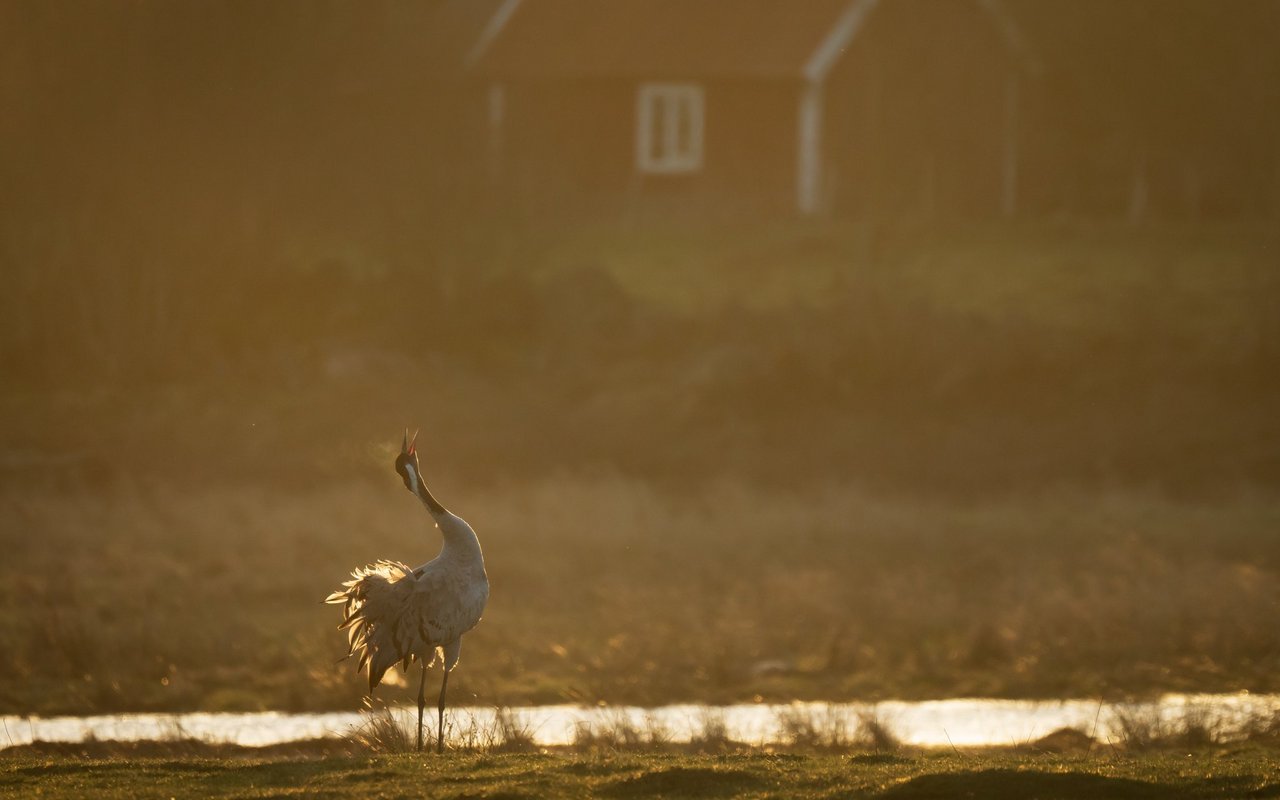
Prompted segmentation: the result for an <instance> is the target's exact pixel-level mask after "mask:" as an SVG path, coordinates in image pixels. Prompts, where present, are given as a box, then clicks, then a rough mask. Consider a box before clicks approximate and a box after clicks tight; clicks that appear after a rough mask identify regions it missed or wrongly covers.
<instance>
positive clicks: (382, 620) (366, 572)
mask: <svg viewBox="0 0 1280 800" xmlns="http://www.w3.org/2000/svg"><path fill="white" fill-rule="evenodd" d="M411 575H412V568H411V567H409V566H407V565H405V564H401V563H399V562H396V561H379V562H377V563H376V564H370V565H369V566H367V567H361V568H359V569H356V570H355V571H354V572H352V573H351V580H349V581H347V582H345V583H344V584H343V585H342V586H343V588H341V589H339V590H338V591H336V592H333V593H332V594H330V595H329V596H328V597H327V598H325V602H326V603H332V604H344V605H345V607H344V608H343V614H342V623H341V624H340V625H338V630H346V631H347V655H348V656H352V655H354V656H356V657H357V658H358V659H359V660H358V662H357V667H356V671H357V672H360V671H362V670H364V668H365V667H368V668H369V691H370V692H372V691H373V690H374V689H375V688H376V687H377V686H378V684H379V683H380V682H381V681H382V676H383V675H385V674H386V672H387V670H388V669H390V668H391V667H393V666H395V664H396V663H397V662H399V661H404V663H405V664H406V665H407V664H408V663H409V661H410V659H412V658H413V657H414V653H415V651H416V646H417V645H418V644H419V643H418V642H417V640H416V638H415V637H406V636H405V635H404V627H405V626H404V625H403V621H404V617H405V609H406V605H407V601H408V599H409V597H410V596H411V595H412V592H413V588H412V587H413V581H411V580H410V581H405V580H404V579H405V578H406V577H410V576H411Z"/></svg>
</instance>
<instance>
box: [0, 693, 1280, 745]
mask: <svg viewBox="0 0 1280 800" xmlns="http://www.w3.org/2000/svg"><path fill="white" fill-rule="evenodd" d="M1278 712H1280V695H1253V694H1230V695H1172V694H1171V695H1165V696H1164V697H1163V698H1161V699H1160V700H1158V701H1154V702H1149V703H1131V704H1123V705H1117V704H1109V703H1101V702H1099V701H1098V700H1062V701H1028V700H983V699H956V700H931V701H923V702H902V701H886V702H881V703H876V704H874V705H864V704H857V703H853V704H849V703H793V704H790V705H773V704H766V703H759V704H742V705H730V706H703V705H673V706H663V707H660V708H636V707H630V706H607V707H584V706H575V705H557V706H532V707H516V708H510V709H505V710H504V713H505V714H506V715H507V720H508V721H509V724H511V725H512V726H513V727H514V728H515V729H517V730H520V731H523V732H526V733H527V734H528V735H530V736H531V737H532V738H533V740H534V741H535V742H537V743H538V744H541V745H560V744H571V743H573V742H574V740H575V739H576V738H578V737H579V736H580V735H581V732H584V731H591V732H596V733H597V734H601V735H606V736H607V735H608V733H609V732H610V731H614V732H617V731H622V730H630V731H633V732H638V734H639V735H640V736H641V737H643V738H644V739H646V740H647V739H648V738H649V737H650V736H652V735H654V734H655V733H656V734H658V736H659V737H660V738H662V739H663V740H667V741H673V742H681V741H689V739H691V738H694V737H698V736H700V735H703V734H704V733H706V732H707V731H709V730H718V731H722V732H723V734H724V735H727V736H728V738H730V739H733V740H736V741H741V742H746V743H748V744H756V745H761V744H774V743H780V742H785V741H787V740H788V736H789V735H790V734H792V733H794V732H795V731H796V730H798V729H799V730H803V729H805V728H809V729H811V730H814V731H816V732H817V733H818V734H819V735H820V736H821V735H823V734H826V735H828V736H830V735H831V734H833V733H835V734H839V733H841V732H843V733H845V734H850V735H851V734H853V733H854V732H856V731H857V730H858V726H859V724H860V723H861V721H862V720H865V719H874V720H875V721H876V722H878V723H879V724H880V725H882V726H884V727H885V728H887V729H888V730H889V731H890V732H891V733H892V734H893V735H894V736H895V737H896V738H897V739H898V740H899V741H901V742H903V743H904V744H911V745H920V746H930V747H948V746H954V747H972V746H982V745H1017V744H1029V743H1031V742H1034V741H1036V740H1037V739H1039V738H1040V737H1042V736H1045V735H1046V734H1048V733H1051V732H1053V731H1055V730H1057V729H1059V728H1068V727H1070V728H1076V729H1078V730H1080V731H1083V732H1084V733H1086V734H1089V735H1092V736H1094V737H1095V738H1097V739H1098V740H1099V741H1102V742H1107V741H1112V740H1119V738H1120V725H1121V723H1122V719H1129V720H1139V721H1143V722H1144V723H1145V724H1147V725H1151V724H1159V723H1164V724H1167V725H1170V726H1177V725H1179V724H1181V723H1183V722H1185V721H1188V720H1190V721H1195V722H1197V723H1198V724H1201V725H1204V726H1206V727H1208V728H1210V729H1213V730H1222V731H1227V732H1233V731H1239V730H1241V729H1243V727H1244V726H1246V725H1247V724H1248V723H1249V722H1250V721H1256V720H1260V719H1269V718H1271V716H1272V715H1273V714H1276V713H1278ZM395 713H396V715H397V716H398V717H399V718H400V719H401V720H402V721H403V722H404V723H405V724H406V725H408V726H412V724H413V721H414V717H415V714H416V709H415V708H409V707H404V708H398V709H396V710H395ZM434 714H435V709H434V708H432V709H428V715H427V717H428V729H429V732H431V731H434V728H433V727H432V726H433V725H434ZM495 715H496V712H495V710H494V709H493V708H456V709H450V710H449V712H448V717H447V720H446V730H447V731H449V732H450V738H451V739H453V740H455V741H460V742H468V741H469V742H471V743H477V742H479V743H484V742H486V741H491V740H492V736H493V733H494V732H495V731H496V730H497V727H498V725H497V720H496V716H495ZM364 720H365V716H364V715H362V714H361V713H359V712H331V713H322V714H284V713H277V712H263V713H225V714H212V713H188V714H117V715H104V716H93V717H16V716H5V717H0V722H2V723H3V727H2V728H0V748H5V747H10V746H13V745H21V744H28V743H30V742H32V741H35V740H40V741H59V742H78V741H82V740H84V739H86V738H96V739H99V740H121V741H135V740H148V739H175V738H194V739H201V740H204V741H208V742H218V743H233V744H240V745H245V746H250V747H255V746H263V745H271V744H279V743H283V742H291V741H299V740H304V739H316V738H324V737H333V736H343V735H345V734H347V733H349V732H350V731H351V730H352V728H353V727H355V726H358V725H360V724H361V723H362V722H363V721H364Z"/></svg>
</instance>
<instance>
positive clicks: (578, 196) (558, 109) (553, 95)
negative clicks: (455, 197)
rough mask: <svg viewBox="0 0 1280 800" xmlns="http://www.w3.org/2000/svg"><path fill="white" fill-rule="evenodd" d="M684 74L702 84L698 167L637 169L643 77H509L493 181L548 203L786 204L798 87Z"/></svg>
mask: <svg viewBox="0 0 1280 800" xmlns="http://www.w3.org/2000/svg"><path fill="white" fill-rule="evenodd" d="M673 82H684V81H673ZM688 82H690V83H696V84H698V85H700V86H702V87H703V92H704V102H705V113H704V129H703V164H702V168H701V169H700V170H698V171H697V172H694V173H688V174H676V175H656V174H644V173H641V172H640V171H639V170H637V168H636V163H635V162H636V158H635V148H636V135H637V134H636V95H637V91H638V88H639V86H640V85H641V83H642V81H639V80H631V79H625V80H624V79H614V80H591V81H585V80H584V81H554V82H552V81H539V82H533V81H530V82H519V83H513V84H508V85H507V87H506V110H505V120H504V131H503V137H502V138H503V154H502V167H501V173H500V179H499V186H498V187H497V188H498V190H499V191H500V192H502V193H504V194H506V195H507V196H508V197H509V198H510V199H511V200H512V201H513V202H515V203H518V204H519V205H520V206H522V207H525V208H530V209H536V210H542V211H548V212H555V211H567V212H576V211H580V210H582V209H584V208H589V209H592V210H596V211H599V210H610V209H611V210H615V211H623V212H627V211H644V210H651V209H657V210H662V209H667V210H691V209H696V210H698V211H699V212H701V213H727V212H738V211H748V210H762V211H776V210H779V209H783V208H789V207H790V205H791V204H792V203H793V197H794V189H793V187H794V164H795V155H794V152H795V124H796V123H795V108H796V97H797V86H796V85H795V84H793V83H791V82H786V81H705V80H703V81H699V80H691V81H688Z"/></svg>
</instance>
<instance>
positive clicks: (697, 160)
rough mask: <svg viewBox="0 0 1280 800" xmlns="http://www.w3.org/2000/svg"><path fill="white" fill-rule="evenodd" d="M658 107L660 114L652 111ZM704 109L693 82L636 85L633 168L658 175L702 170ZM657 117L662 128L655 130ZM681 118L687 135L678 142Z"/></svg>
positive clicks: (698, 91)
mask: <svg viewBox="0 0 1280 800" xmlns="http://www.w3.org/2000/svg"><path fill="white" fill-rule="evenodd" d="M659 108H661V109H662V111H661V113H660V114H659V113H656V112H657V109H659ZM704 109H705V98H704V93H703V91H702V87H701V86H700V85H698V84H696V83H642V84H640V87H639V90H638V91H637V92H636V169H638V170H640V171H641V172H648V173H655V174H659V175H678V174H682V173H689V172H697V171H698V170H700V169H702V138H703V137H702V131H703V124H704V123H703V117H704V116H705V110H704ZM658 120H661V121H662V130H655V127H656V125H657V121H658ZM684 121H687V123H688V133H689V138H688V141H687V142H683V143H682V142H681V141H680V128H681V122H684ZM682 145H683V147H682Z"/></svg>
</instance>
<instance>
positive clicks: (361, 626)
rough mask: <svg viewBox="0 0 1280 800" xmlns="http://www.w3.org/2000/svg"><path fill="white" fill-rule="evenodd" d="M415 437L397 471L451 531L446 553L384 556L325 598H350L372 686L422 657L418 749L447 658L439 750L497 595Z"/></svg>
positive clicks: (355, 638)
mask: <svg viewBox="0 0 1280 800" xmlns="http://www.w3.org/2000/svg"><path fill="white" fill-rule="evenodd" d="M416 439H417V434H414V437H413V439H410V438H409V436H408V431H406V432H405V438H404V442H403V444H402V445H401V450H400V455H399V457H397V458H396V472H398V473H399V474H400V476H401V477H402V478H403V479H404V482H405V487H406V488H408V489H409V491H411V492H413V494H414V496H415V497H417V498H418V499H419V500H420V501H421V502H422V504H423V505H424V506H425V507H426V509H427V513H429V514H430V515H431V517H432V518H433V519H434V521H435V524H436V527H437V528H438V529H439V530H440V534H441V536H442V537H443V538H444V546H443V547H442V548H441V550H440V554H439V555H438V556H436V557H435V558H434V559H432V560H431V561H428V562H427V563H426V564H423V565H422V566H420V567H417V568H413V569H411V568H410V567H409V566H408V565H406V564H402V563H399V562H397V561H378V562H376V563H374V564H370V565H369V566H366V567H360V568H357V569H356V570H355V571H353V572H352V573H351V580H349V581H347V582H345V583H344V584H343V585H342V587H343V588H341V589H339V590H338V591H336V592H334V593H333V594H331V595H329V596H328V597H327V598H326V599H325V602H328V603H342V604H343V605H344V609H343V618H342V624H341V625H339V626H338V627H339V629H340V630H341V629H346V630H347V642H348V655H353V656H356V657H357V658H358V659H359V661H358V666H357V670H362V669H365V668H366V667H367V668H368V670H369V691H370V692H372V691H373V690H374V689H375V688H376V687H377V686H378V684H379V683H380V682H381V680H382V676H383V675H384V674H386V671H387V670H388V669H390V668H391V667H393V666H394V665H395V664H397V663H401V664H403V665H404V668H405V669H406V670H407V669H408V668H409V664H410V663H411V662H412V661H414V660H415V659H416V660H418V661H420V662H422V681H421V683H420V684H419V686H418V749H422V713H423V708H424V707H425V705H426V697H425V695H424V692H425V689H426V678H427V669H428V668H429V667H431V666H432V665H433V664H435V661H436V658H437V657H440V658H441V660H442V661H443V664H444V678H443V680H442V681H441V684H440V702H439V705H438V708H439V718H438V728H437V735H436V751H437V752H440V751H442V750H443V747H444V705H445V704H444V698H445V688H446V687H447V686H448V681H449V673H450V672H451V671H452V670H453V668H454V667H456V666H457V664H458V658H459V656H460V655H461V652H462V635H463V634H464V633H466V632H467V631H469V630H471V629H472V628H474V627H475V626H476V623H478V622H479V621H480V616H481V615H482V614H483V613H484V607H485V603H486V602H487V601H488V599H489V579H488V576H487V575H486V574H485V569H484V555H483V553H482V552H481V550H480V540H479V538H478V537H477V536H476V533H475V531H474V530H472V528H471V526H470V525H468V524H467V523H466V521H465V520H463V519H462V518H461V517H458V516H457V515H455V514H452V513H450V512H449V511H448V510H446V509H445V508H444V506H442V505H440V503H439V502H437V501H436V499H435V498H434V497H433V496H432V495H431V492H430V491H428V490H427V487H426V485H425V484H424V483H423V482H422V477H421V474H422V473H421V470H420V469H419V467H418V457H417V452H416V449H415V446H414V442H415V440H416Z"/></svg>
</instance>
